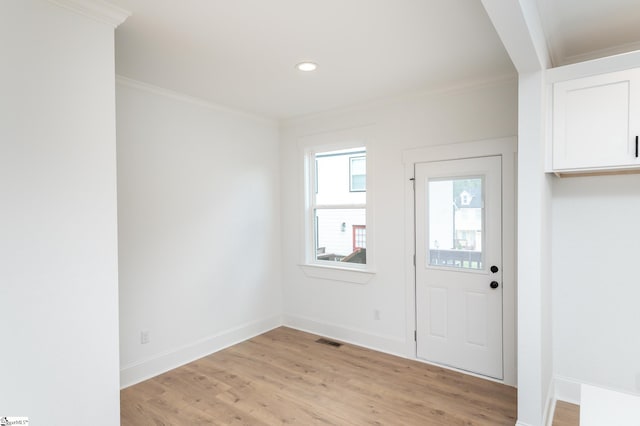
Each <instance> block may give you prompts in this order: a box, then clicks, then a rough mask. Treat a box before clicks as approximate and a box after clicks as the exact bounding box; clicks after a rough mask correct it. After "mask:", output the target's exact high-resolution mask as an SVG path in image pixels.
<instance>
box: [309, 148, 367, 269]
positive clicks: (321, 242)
mask: <svg viewBox="0 0 640 426" xmlns="http://www.w3.org/2000/svg"><path fill="white" fill-rule="evenodd" d="M308 157H309V158H308V160H307V164H308V169H309V170H307V173H308V175H307V179H308V182H309V187H308V189H309V190H308V191H307V193H308V206H309V210H308V215H309V216H308V218H309V219H308V221H307V223H308V225H309V226H310V227H311V229H309V232H308V234H309V235H310V237H311V240H312V241H310V242H309V244H307V247H308V250H309V253H308V254H307V259H308V261H310V262H311V263H314V264H317V265H323V264H324V265H328V266H330V265H331V266H343V267H356V268H358V267H362V266H361V265H363V264H366V263H367V254H366V253H367V249H366V232H367V231H366V229H367V228H366V225H367V224H366V217H367V207H366V204H367V198H366V197H367V194H366V179H367V173H366V149H365V148H364V147H359V148H353V149H344V150H333V151H319V152H309V154H308Z"/></svg>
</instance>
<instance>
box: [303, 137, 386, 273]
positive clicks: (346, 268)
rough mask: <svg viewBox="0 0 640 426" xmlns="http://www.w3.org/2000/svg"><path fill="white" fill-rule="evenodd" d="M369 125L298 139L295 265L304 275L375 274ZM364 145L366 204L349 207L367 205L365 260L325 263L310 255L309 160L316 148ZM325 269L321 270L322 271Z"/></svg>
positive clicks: (311, 185) (312, 185)
mask: <svg viewBox="0 0 640 426" xmlns="http://www.w3.org/2000/svg"><path fill="white" fill-rule="evenodd" d="M372 127H373V126H372V125H366V126H357V127H353V128H348V129H342V130H336V131H328V132H322V133H317V134H309V135H306V136H302V137H300V139H299V141H298V150H299V151H298V152H299V157H298V158H299V159H300V160H301V162H302V163H303V164H304V167H302V168H301V169H302V176H301V179H300V182H301V185H300V187H299V188H300V197H299V200H301V201H302V202H301V203H300V206H301V207H303V208H302V209H301V213H300V214H301V215H302V220H301V224H302V229H301V232H302V235H303V236H304V238H302V241H301V246H300V258H299V261H298V265H299V266H300V267H301V268H302V270H303V271H304V273H305V275H307V276H309V277H312V278H321V279H328V280H334V281H343V282H351V283H358V284H366V283H367V282H369V280H371V278H373V276H374V274H375V270H374V268H375V264H376V263H375V232H374V229H375V217H374V213H373V209H371V206H372V205H373V200H374V198H375V181H374V178H373V176H374V173H373V171H372V167H373V166H372V165H373V160H372V159H373V158H374V155H372V152H371V149H370V144H371V138H370V135H371V133H372ZM360 147H364V149H365V151H366V157H367V195H366V204H365V205H364V206H362V205H353V206H352V207H357V208H365V209H366V226H367V263H366V265H360V264H351V265H347V264H343V265H340V266H338V267H336V266H333V265H326V264H324V263H323V262H316V261H315V260H314V257H313V252H314V236H313V233H314V229H313V226H312V223H313V218H312V215H313V211H312V210H313V206H312V205H311V199H310V197H309V194H313V193H315V190H314V188H315V182H314V180H313V179H314V177H315V173H313V171H314V167H315V164H313V165H312V164H311V161H310V160H311V156H312V155H314V154H315V153H318V152H320V153H321V152H330V151H342V150H349V149H352V148H360ZM317 207H322V208H326V207H331V206H328V205H319V206H317ZM334 207H336V208H337V207H340V208H345V207H346V208H348V207H349V205H340V206H334ZM323 269H324V271H323Z"/></svg>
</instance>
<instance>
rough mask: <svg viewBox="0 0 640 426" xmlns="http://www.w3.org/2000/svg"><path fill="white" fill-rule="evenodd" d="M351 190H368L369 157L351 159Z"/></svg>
mask: <svg viewBox="0 0 640 426" xmlns="http://www.w3.org/2000/svg"><path fill="white" fill-rule="evenodd" d="M349 190H350V191H351V192H360V191H366V190H367V157H365V156H364V155H363V156H358V157H351V158H349Z"/></svg>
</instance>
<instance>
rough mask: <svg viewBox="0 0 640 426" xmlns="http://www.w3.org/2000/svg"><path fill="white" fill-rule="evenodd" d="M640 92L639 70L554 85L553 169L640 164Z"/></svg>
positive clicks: (601, 167)
mask: <svg viewBox="0 0 640 426" xmlns="http://www.w3.org/2000/svg"><path fill="white" fill-rule="evenodd" d="M639 91H640V70H638V69H633V70H627V71H621V72H615V73H610V74H601V75H596V76H592V77H586V78H580V79H575V80H570V81H564V82H560V83H556V84H554V87H553V168H554V170H584V169H587V170H588V169H611V168H613V169H615V168H625V167H633V166H637V165H640V161H639V160H638V158H637V157H636V136H637V135H639V134H640V133H639V132H640V129H639V128H638V126H639V123H640V116H639V115H638V113H639V112H640V111H639V108H638V103H639V102H640V93H639Z"/></svg>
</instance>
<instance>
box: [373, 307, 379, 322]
mask: <svg viewBox="0 0 640 426" xmlns="http://www.w3.org/2000/svg"><path fill="white" fill-rule="evenodd" d="M373 319H374V320H376V321H380V309H374V310H373Z"/></svg>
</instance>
